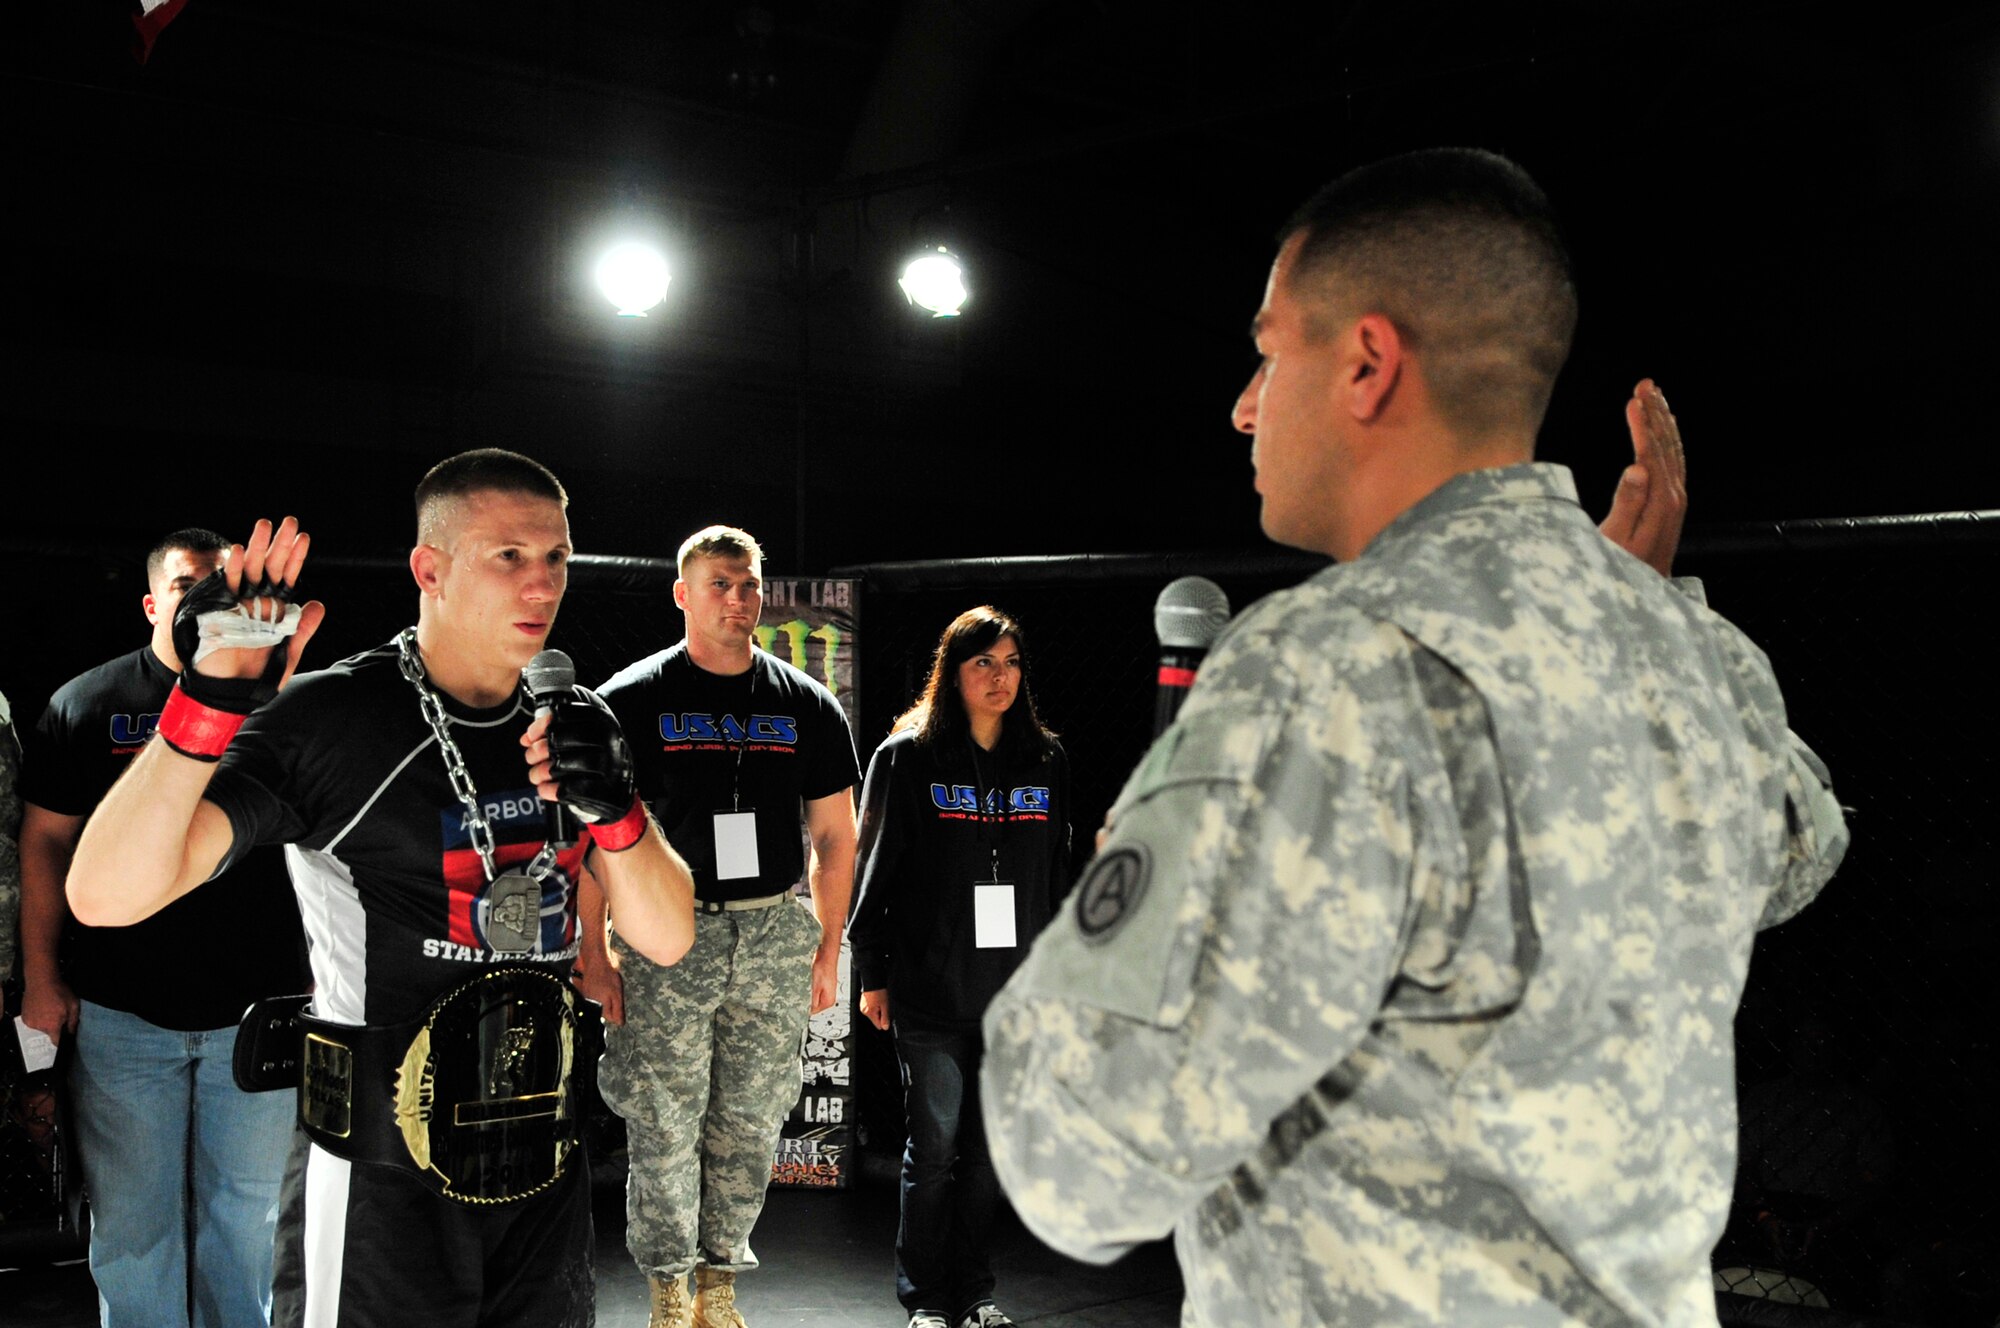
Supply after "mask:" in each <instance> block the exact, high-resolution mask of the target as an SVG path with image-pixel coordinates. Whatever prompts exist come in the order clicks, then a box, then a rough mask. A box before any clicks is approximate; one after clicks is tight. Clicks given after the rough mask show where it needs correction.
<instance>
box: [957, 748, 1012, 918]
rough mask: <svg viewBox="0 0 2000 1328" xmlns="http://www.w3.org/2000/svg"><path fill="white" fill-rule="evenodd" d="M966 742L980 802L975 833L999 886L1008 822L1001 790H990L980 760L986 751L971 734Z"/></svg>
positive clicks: (975, 822)
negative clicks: (1002, 809)
mask: <svg viewBox="0 0 2000 1328" xmlns="http://www.w3.org/2000/svg"><path fill="white" fill-rule="evenodd" d="M965 742H966V745H967V746H969V747H971V748H972V790H973V796H974V797H975V798H976V799H977V800H978V802H979V811H978V813H977V817H978V819H977V820H976V821H974V824H975V825H976V826H978V829H977V830H975V831H974V832H973V833H974V834H975V836H976V837H977V838H978V841H979V846H980V847H981V848H983V849H985V850H986V851H987V852H988V853H989V854H991V855H992V861H993V880H994V882H995V883H996V884H997V883H998V882H999V880H1000V841H1001V840H1002V839H1003V838H1004V837H1005V834H1006V822H1004V821H1001V820H1000V819H999V818H1000V811H999V807H1000V788H999V785H998V784H995V785H993V786H992V787H990V788H989V787H988V786H987V783H986V770H985V768H984V766H983V765H982V764H981V763H980V759H979V758H980V757H981V756H982V755H984V754H985V752H984V749H982V748H981V747H980V745H979V744H978V743H977V742H975V741H973V738H972V735H971V734H969V733H968V734H966V735H965ZM989 794H990V795H991V797H992V806H993V808H994V810H993V812H991V813H990V815H991V816H992V818H993V819H992V820H990V821H989V820H988V819H987V818H988V816H989V813H988V811H987V810H986V809H987V798H988V795H989Z"/></svg>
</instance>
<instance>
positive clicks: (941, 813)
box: [847, 729, 1070, 1028]
mask: <svg viewBox="0 0 2000 1328" xmlns="http://www.w3.org/2000/svg"><path fill="white" fill-rule="evenodd" d="M1069 816H1070V806H1069V758H1068V757H1067V756H1066V755H1064V753H1063V749H1062V747H1061V746H1060V745H1057V746H1055V747H1053V748H1052V749H1051V750H1050V751H1049V752H1048V753H1047V754H1046V755H1042V756H1020V755H1013V754H1010V753H1008V752H1006V751H1003V750H996V751H991V752H987V751H981V750H980V749H978V748H977V747H975V746H974V745H973V743H972V740H971V738H969V737H960V738H957V739H955V740H951V741H944V742H940V743H937V744H935V745H933V744H927V743H921V742H918V741H917V735H916V733H915V731H913V730H909V729H905V730H904V731H902V732H900V733H892V734H890V735H889V737H888V738H886V739H885V740H884V741H883V743H882V745H881V746H880V747H878V748H876V750H875V756H874V759H873V760H871V761H869V763H868V781H867V783H866V785H864V787H863V791H862V794H861V849H860V854H859V856H858V857H857V859H856V864H855V870H854V879H855V902H854V918H853V921H852V922H850V923H849V924H848V928H847V939H848V940H849V941H851V942H852V943H853V945H854V973H855V980H856V981H857V982H858V983H859V984H860V987H861V990H863V991H874V990H876V989H877V988H881V987H887V988H888V989H889V1005H890V1009H892V1010H893V1011H894V1012H895V1014H896V1017H897V1018H898V1019H905V1020H911V1021H916V1022H923V1023H929V1024H936V1025H943V1026H949V1027H965V1028H976V1027H977V1026H978V1024H979V1019H980V1016H981V1015H983V1014H984V1013H985V1012H986V1007H987V1005H988V1004H989V1003H990V1002H991V1001H992V999H993V997H994V995H995V994H996V993H998V992H999V990H1000V988H1001V987H1003V986H1005V985H1006V982H1007V979H1008V978H1009V977H1012V976H1013V973H1014V970H1015V969H1017V968H1019V967H1020V966H1021V962H1022V960H1024V959H1026V958H1027V955H1028V947H1029V946H1030V945H1032V944H1033V943H1034V940H1035V937H1036V936H1038V935H1040V934H1041V930H1042V928H1044V927H1046V926H1047V925H1048V924H1049V919H1050V918H1052V917H1054V916H1055V911H1056V908H1057V906H1058V905H1060V904H1061V903H1062V900H1063V896H1064V895H1066V894H1068V893H1069ZM993 879H998V880H1002V881H1006V882H1009V883H1010V884H1012V885H1013V887H1014V935H1015V944H1013V945H1011V946H1006V947H997V946H996V947H989V948H983V949H982V948H981V947H980V946H979V943H978V940H979V938H978V930H977V926H976V922H975V917H974V911H973V910H974V903H973V900H974V890H975V887H976V886H977V885H979V884H980V883H981V882H985V881H989V880H993Z"/></svg>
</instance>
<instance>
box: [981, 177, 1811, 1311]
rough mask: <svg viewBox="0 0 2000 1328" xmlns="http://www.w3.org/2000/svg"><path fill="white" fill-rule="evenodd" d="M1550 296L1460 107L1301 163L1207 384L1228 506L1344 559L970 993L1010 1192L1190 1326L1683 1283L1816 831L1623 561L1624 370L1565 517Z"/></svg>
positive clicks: (1695, 1256) (1624, 1304) (1568, 321)
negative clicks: (1225, 430)
mask: <svg viewBox="0 0 2000 1328" xmlns="http://www.w3.org/2000/svg"><path fill="white" fill-rule="evenodd" d="M1575 308H1576V306H1575V299H1574V295H1573V292H1572V287H1571V282H1570V276H1569V264H1568V259H1567V256H1566V254H1565V253H1564V251H1563V249H1562V247H1561V244H1560V242H1559V240H1558V239H1557V238H1556V234H1555V230H1554V226H1553V223H1552V220H1551V218H1550V215H1549V212H1548V205H1547V200H1546V199H1545V198H1544V197H1543V196H1542V194H1541V191H1540V190H1539V189H1538V188H1537V187H1536V186H1535V185H1534V184H1533V182H1532V181H1530V180H1529V179H1528V178H1527V176H1526V175H1525V174H1524V173H1522V172H1521V171H1520V170H1519V168H1517V167H1515V166H1513V165H1512V164H1511V163H1509V162H1506V161H1504V160H1503V159H1501V158H1497V157H1493V156H1491V155H1489V154H1485V153H1477V152H1471V151H1462V150H1452V151H1434V152H1426V153H1418V154H1412V155H1410V156H1406V157H1399V158H1394V159H1391V160H1389V161H1385V162H1381V163H1378V164H1376V165H1374V166H1371V167H1367V168H1364V169H1362V170H1359V171H1356V172H1354V173H1352V174H1350V175H1348V176H1345V177H1343V178H1342V179H1340V180H1338V181H1336V182H1334V183H1333V184H1332V185H1330V186H1328V188H1327V189H1325V190H1324V191H1322V192H1321V193H1320V194H1319V195H1318V196H1317V197H1316V198H1315V199H1313V200H1312V201H1311V202H1310V203H1308V204H1307V205H1306V207H1305V208H1304V209H1303V210H1302V211H1301V212H1300V214H1299V215H1298V217H1297V218H1296V219H1295V221H1294V224H1293V225H1292V227H1291V228H1290V229H1289V231H1288V234H1287V237H1286V239H1285V240H1284V243H1283V246H1282V248H1281V249H1280V251H1279V254H1278V258H1277V262H1276V265H1275V266H1274V267H1273V269H1272V273H1271V279H1270V283H1269V287H1268V289H1267V291H1266V294H1265V299H1264V304H1263V307H1262V309H1261V310H1260V311H1259V313H1258V315H1257V319H1256V323H1255V325H1254V330H1255V335H1256V340H1257V346H1258V351H1259V353H1260V355H1261V356H1262V363H1261V364H1260V366H1259V368H1258V370H1257V372H1256V375H1255V377H1253V378H1252V379H1251V382H1250V385H1249V387H1248V388H1247V389H1246V390H1245V391H1244V393H1243V395H1242V397H1241V398H1240V399H1239V400H1238V402H1237V405H1236V411H1235V424H1236V426H1237V428H1238V429H1240V430H1241V431H1243V432H1245V433H1248V434H1251V435H1253V436H1254V438H1255V440H1256V441H1255V443H1254V444H1253V447H1252V453H1251V455H1252V460H1253V462H1254V465H1255V467H1256V473H1257V489H1258V492H1259V493H1261V494H1262V495H1263V526H1264V530H1265V532H1266V533H1267V534H1269V535H1270V536H1271V537H1272V538H1273V539H1276V540H1278V541H1280V542H1281V543H1285V544H1289V545H1293V546H1295V547H1299V548H1307V549H1314V550H1319V551H1322V552H1325V553H1328V554H1331V555H1332V556H1334V557H1335V558H1337V559H1338V560H1339V563H1338V565H1337V566H1335V567H1332V568H1329V569H1328V570H1327V571H1325V572H1323V573H1321V574H1319V575H1317V576H1315V577H1313V578H1312V579H1311V580H1309V581H1307V582H1306V583H1305V584H1303V585H1301V586H1299V587H1297V588H1296V589H1294V590H1290V591H1287V592H1284V593H1281V594H1278V595H1274V596H1272V597H1270V598H1269V599H1266V600H1264V601H1263V602H1262V603H1260V604H1258V605H1256V606H1255V607H1253V608H1252V609H1250V610H1249V611H1248V612H1246V613H1245V614H1244V615H1243V616H1242V617H1241V618H1240V619H1239V620H1238V621H1237V622H1236V623H1235V624H1233V625H1232V627H1231V628H1230V630H1229V631H1228V632H1227V633H1226V634H1225V636H1224V637H1223V639H1222V640H1221V641H1220V642H1219V643H1218V644H1217V646H1216V648H1215V650H1214V651H1213V652H1212V653H1211V654H1210V656H1209V658H1208V661H1207V663H1206V665H1205V666H1204V667H1203V669H1202V671H1201V675H1200V678H1199V680H1198V682H1197V683H1196V686H1195V688H1194V690H1193V693H1192V694H1191V695H1190V697H1189V698H1188V701H1187V704H1186V707H1185V708H1184V709H1183V710H1182V711H1181V714H1180V717H1179V720H1178V722H1177V723H1176V724H1175V726H1174V727H1173V729H1172V730H1170V731H1169V732H1168V733H1167V734H1166V735H1165V736H1164V737H1162V738H1161V739H1160V741H1159V742H1158V743H1157V744H1155V746H1154V747H1153V749H1152V751H1151V752H1150V753H1149V754H1148V755H1147V757H1146V759H1145V760H1144V762H1143V763H1142V764H1141V765H1140V767H1139V769H1138V770H1137V772H1135V774H1134V775H1133V777H1132V779H1131V781H1130V782H1129V783H1128V784H1127V786H1126V788H1125V790H1124V792H1123V793H1122V794H1121V795H1120V797H1119V799H1118V801H1117V803H1116V804H1115V806H1114V807H1113V810H1112V814H1111V818H1110V822H1109V824H1108V827H1107V834H1106V837H1105V839H1104V842H1103V845H1102V851H1101V852H1100V854H1099V856H1098V857H1097V858H1096V860H1095V861H1094V862H1093V863H1092V865H1091V866H1090V868H1089V869H1088V870H1087V872H1086V874H1085V876H1084V878H1083V880H1082V881H1081V882H1080V883H1079V885H1078V887H1077V889H1076V891H1075V892H1074V893H1073V894H1072V896H1071V899H1070V902H1069V905H1068V907H1067V908H1066V909H1065V911H1064V913H1063V915H1062V916H1060V917H1058V918H1057V919H1056V921H1055V922H1054V923H1053V924H1051V925H1050V927H1049V929H1048V930H1047V931H1046V932H1044V933H1043V935H1042V938H1041V940H1040V941H1039V942H1038V943H1037V945H1036V946H1035V949H1034V952H1033V954H1032V955H1031V956H1030V958H1029V960H1028V962H1027V963H1026V965H1025V966H1024V967H1023V968H1022V969H1021V971H1020V972H1019V973H1018V974H1017V975H1016V976H1015V978H1014V979H1013V981H1012V982H1011V983H1010V984H1009V986H1008V987H1007V989H1006V990H1004V991H1003V992H1002V993H1001V995H1000V996H999V997H998V998H997V999H996V1000H995V1002H994V1003H993V1006H992V1007H991V1010H990V1012H989V1013H988V1015H987V1019H986V1026H985V1028H986V1036H987V1040H988V1053H987V1059H986V1067H985V1078H984V1088H985V1104H986V1116H987V1128H988V1131H989V1134H990V1135H991V1142H992V1150H993V1156H994V1161H995V1163H996V1164H997V1166H998V1169H999V1171H1000V1175H1001V1179H1002V1181H1003V1183H1004V1184H1005V1186H1006V1188H1007V1190H1008V1192H1009V1193H1010V1194H1011V1196H1012V1197H1013V1199H1014V1202H1015V1205H1016V1206H1017V1208H1018V1209H1019V1210H1020V1212H1021V1214H1022V1216H1023V1217H1024V1218H1025V1219H1026V1220H1027V1222H1028V1224H1029V1225H1030V1226H1031V1227H1032V1228H1034V1230H1035V1231H1036V1232H1037V1233H1039V1234H1040V1235H1041V1236H1043V1237H1044V1238H1045V1239H1047V1240H1049V1241H1051V1242H1052V1243H1054V1244H1055V1245H1057V1246H1058V1247H1060V1248H1062V1249H1064V1250H1067V1251H1069V1252H1071V1253H1073V1254H1076V1255H1079V1256H1081V1257H1087V1258H1094V1259H1107V1258H1110V1257H1112V1256H1114V1255H1115V1254H1117V1253H1118V1252H1119V1251H1120V1250H1122V1249H1124V1248H1125V1247H1127V1246H1129V1245H1131V1244H1133V1243H1134V1242H1137V1241H1143V1240H1147V1239H1151V1238H1155V1237H1158V1236H1160V1235H1163V1234H1164V1233H1166V1232H1167V1231H1168V1230H1170V1229H1171V1230H1173V1231H1174V1232H1175V1235H1176V1240H1177V1244H1178V1249H1179V1253H1180V1260H1181V1264H1182V1268H1183V1270H1184V1272H1185V1274H1186V1281H1187V1301H1186V1306H1185V1310H1184V1322H1186V1323H1189V1324H1215V1325H1231V1326H1232V1328H1235V1326H1236V1325H1247V1324H1259V1325H1293V1324H1330V1323H1340V1324H1430V1323H1458V1324H1465V1323H1496V1324H1497V1323H1506V1324H1590V1325H1605V1324H1624V1323H1631V1324H1676V1325H1681V1324H1713V1323H1714V1322H1715V1301H1714V1295H1713V1292H1712V1290H1711V1283H1710V1277H1709V1269H1708V1259H1709V1253H1710V1250H1711V1248H1712V1247H1713V1245H1714V1243H1715V1241H1716V1239H1717V1237H1718V1236H1719V1234H1720V1233H1721V1231H1722V1225H1723V1220H1724V1217H1725V1215H1726V1212H1727V1209H1728V1205H1729V1193H1730V1178H1731V1175H1732V1172H1733V1170H1734V1165H1735V1152H1736V1132H1735V1130H1736V1125H1735V1111H1734V1105H1735V1083H1734V1065H1733V1042H1732V1035H1731V1022H1732V1019H1733V1017H1734V1015H1735V1011H1736V1006H1737V1002H1738V1000H1739V998H1740V996H1741V993H1742V989H1743V983H1744V979H1745V975H1746V972H1747V968H1748V964H1749V957H1750V949H1751V943H1752V940H1753V938H1754V936H1755V933H1756V931H1757V930H1758V929H1759V928H1760V927H1765V926H1770V925H1772V924H1775V923H1778V922H1782V921H1784V920H1785V919H1786V918H1787V917H1789V916H1791V915H1792V914H1793V913H1794V912H1795V911H1797V910H1798V909H1799V908H1800V907H1802V906H1803V905H1804V904H1805V903H1806V902H1807V901H1808V900H1810V899H1811V898H1812V896H1813V895H1814V893H1815V892H1816V891H1817V890H1818V889H1819V887H1820V886H1821V885H1822V884H1823V883H1824V882H1825V880H1826V879H1827V877H1828V876H1829V875H1830V874H1831V873H1832V871H1833V869H1834V867H1835V866H1836V865H1837V864H1838V862H1839V860H1840V857H1841V854H1842V853H1843V851H1844V850H1845V847H1846V844H1847V833H1846V829H1845V825H1844V823H1843V821H1842V819H1841V815H1840V811H1839V808H1838V807H1837V806H1836V804H1835V803H1834V801H1833V799H1832V796H1831V793H1830V790H1829V787H1828V777H1827V775H1826V772H1825V769H1824V767H1823V766H1821V765H1820V763H1819V762H1818V760H1817V758H1815V757H1814V756H1813V755H1812V754H1811V753H1810V752H1809V751H1807V750H1806V748H1805V747H1804V746H1803V745H1802V744H1800V743H1799V742H1798V741H1797V740H1796V739H1795V738H1794V737H1793V736H1792V735H1791V733H1790V732H1789V730H1788V729H1787V727H1786V718H1785V709H1784V702H1783V700H1782V698H1781V697H1780V696H1779V693H1778V687H1777V684H1776V682H1775V681H1774V679H1773V677H1772V674H1771V670H1770V666H1769V665H1768V663H1767V662H1766V661H1765V658H1764V656H1763V654H1762V653H1761V652H1760V651H1758V649H1757V648H1756V647H1755V646H1754V645H1752V644H1751V643H1750V642H1749V641H1748V640H1747V639H1745V638H1744V637H1743V636H1742V635H1741V634H1740V633H1739V632H1738V631H1737V630H1736V629H1735V628H1733V627H1731V626H1730V625H1729V624H1728V623H1727V622H1725V621H1723V620H1722V619H1721V618H1719V617H1717V616H1716V615H1715V614H1714V613H1712V612H1710V611H1709V610H1708V609H1707V608H1706V607H1704V604H1703V602H1702V599H1701V594H1700V590H1699V587H1698V586H1696V585H1694V584H1691V583H1685V582H1683V583H1673V582H1669V581H1668V580H1667V579H1666V578H1665V576H1663V575H1662V573H1664V572H1665V571H1666V570H1667V565H1668V563H1669V562H1670V561H1671V558H1672V553H1673V548H1674V545H1675V544H1676V543H1677V541H1678V533H1679V525H1680V514H1681V511H1682V510H1683V506H1684V502H1685V497H1684V489H1683V474H1684V471H1683V468H1682V464H1681V461H1680V455H1679V440H1678V437H1677V435H1676V433H1675V430H1674V426H1673V423H1672V417H1671V416H1670V415H1668V414H1667V410H1666V403H1665V401H1664V399H1663V398H1661V397H1660V396H1659V394H1658V392H1657V390H1656V389H1655V388H1653V386H1652V385H1651V384H1650V383H1642V384H1641V385H1640V389H1639V391H1638V392H1637V393H1636V394H1635V397H1634V401H1633V404H1632V405H1631V406H1630V407H1629V408H1628V418H1629V419H1630V421H1631V423H1632V427H1633V437H1634V442H1635V446H1636V448H1637V452H1638V460H1637V464H1636V465H1635V466H1634V467H1633V468H1632V469H1630V470H1628V471H1627V472H1626V476H1625V480H1624V482H1623V483H1622V484H1621V485H1620V491H1619V495H1618V499H1617V500H1616V502H1615V504H1614V508H1613V511H1612V514H1611V517H1610V519H1609V520H1608V521H1607V522H1606V523H1605V526H1604V528H1603V531H1602V533H1600V530H1599V529H1596V528H1593V527H1592V525H1591V523H1590V521H1589V519H1588V518H1587V517H1585V515H1584V514H1583V511H1582V509H1581V508H1579V507H1578V506H1577V502H1576V492H1575V488H1574V486H1573V484H1572V483H1571V480H1570V477H1569V475H1568V473H1567V472H1566V471H1564V470H1562V469H1561V468H1558V467H1555V466H1550V465H1541V464H1535V463H1534V462H1533V461H1532V456H1533V445H1534V439H1535V435H1536V432H1537V431H1538V429H1539V427H1540V423H1541V419H1542V415H1543V411H1544V409H1545V408H1546V405H1547V402H1548V398H1549V393H1550V391H1551V389H1552V387H1553V385H1554V380H1555V377H1556V373H1557V371H1558V370H1559V368H1560V367H1561V365H1562V362H1563V360H1564V358H1565V357H1566V355H1567V353H1568V348H1569V341H1570V336H1571V332H1572V330H1573V327H1574V324H1575ZM1607 535H1608V536H1610V538H1606V536H1607ZM1621 545H1622V546H1623V547H1622V548H1621V547H1620V546H1621ZM1634 553H1636V554H1638V555H1639V556H1637V557H1635V556H1632V555H1633V554H1634ZM1648 562H1651V563H1652V565H1651V566H1649V565H1648Z"/></svg>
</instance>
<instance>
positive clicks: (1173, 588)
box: [1153, 576, 1229, 738]
mask: <svg viewBox="0 0 2000 1328" xmlns="http://www.w3.org/2000/svg"><path fill="white" fill-rule="evenodd" d="M1227 626H1229V596H1227V595H1225V594H1223V593H1222V587H1221V586H1218V585H1216V584H1215V582H1213V581H1211V580H1209V579H1208V578H1207V577H1205V576H1184V577H1182V578H1181V579H1180V580H1178V581H1170V582H1168V583H1167V588H1166V589H1165V590H1162V591H1161V592H1160V597H1159V599H1157V600H1155V601H1154V602H1153V633H1154V635H1156V636H1158V637H1159V638H1160V699H1159V702H1158V704H1157V705H1155V706H1154V708H1153V736H1154V737H1156V738H1157V737H1159V736H1160V735H1161V734H1162V733H1165V732H1166V731H1167V729H1168V728H1169V727H1170V726H1171V725H1172V724H1173V722H1174V716H1175V715H1178V714H1179V713H1180V712H1181V702H1183V701H1185V700H1187V694H1188V688H1190V687H1192V686H1194V675H1195V670H1196V669H1199V668H1200V667H1201V661H1202V659H1203V657H1204V656H1206V655H1207V654H1208V648H1209V647H1210V646H1211V645H1214V644H1215V638H1216V637H1218V636H1221V635H1222V629H1223V628H1225V627H1227Z"/></svg>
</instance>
